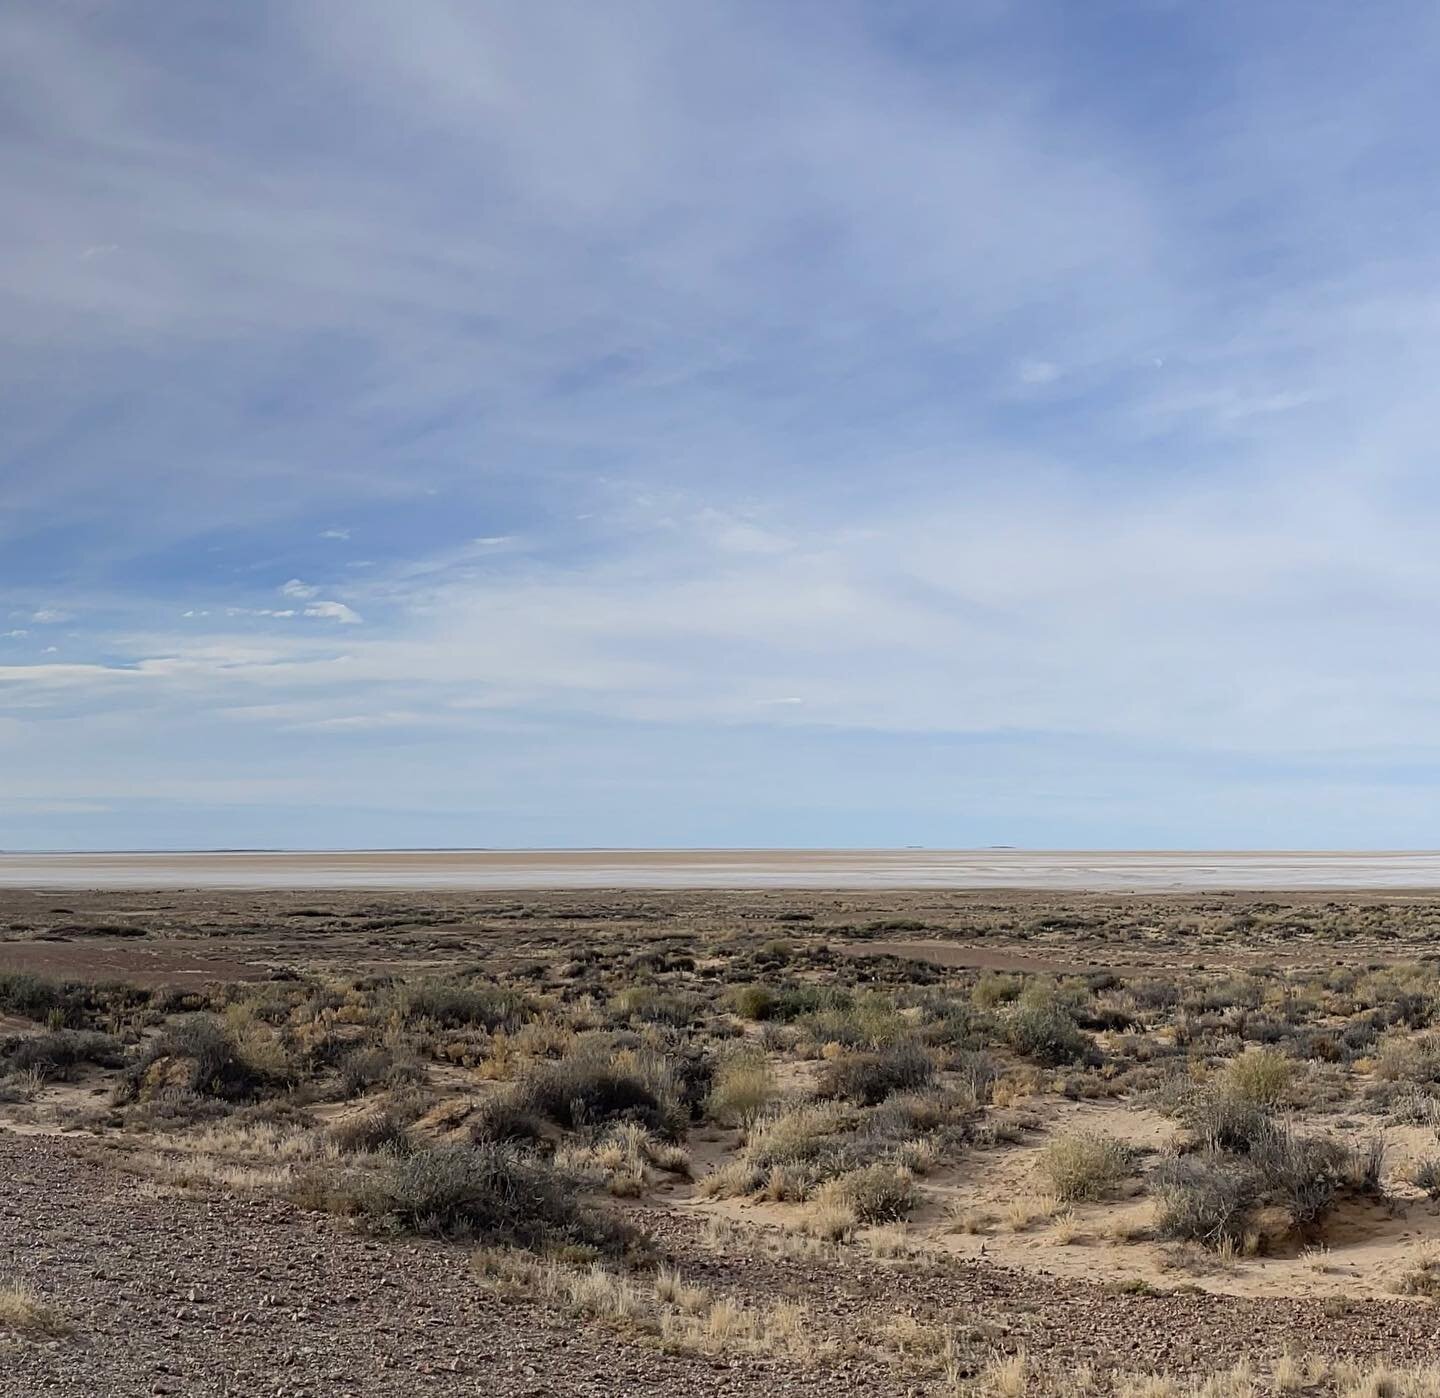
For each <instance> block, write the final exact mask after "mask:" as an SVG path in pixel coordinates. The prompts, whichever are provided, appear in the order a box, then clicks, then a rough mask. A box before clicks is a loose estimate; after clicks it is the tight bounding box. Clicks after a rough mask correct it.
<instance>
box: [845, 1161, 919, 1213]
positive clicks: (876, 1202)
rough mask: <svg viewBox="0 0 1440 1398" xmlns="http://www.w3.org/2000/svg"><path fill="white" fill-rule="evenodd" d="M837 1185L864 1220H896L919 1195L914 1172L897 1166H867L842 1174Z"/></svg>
mask: <svg viewBox="0 0 1440 1398" xmlns="http://www.w3.org/2000/svg"><path fill="white" fill-rule="evenodd" d="M834 1184H835V1189H836V1191H837V1192H838V1194H839V1196H840V1197H841V1198H842V1199H843V1200H844V1201H845V1202H846V1203H847V1204H849V1205H850V1207H851V1208H852V1209H854V1210H855V1217H856V1220H857V1221H858V1222H860V1223H894V1222H895V1221H896V1220H898V1219H902V1218H904V1217H905V1216H906V1215H907V1214H908V1213H909V1212H910V1211H911V1210H912V1209H913V1208H914V1207H915V1204H916V1202H917V1200H918V1197H919V1196H918V1194H917V1192H916V1189H915V1181H914V1179H913V1178H912V1177H911V1174H910V1172H909V1171H908V1170H905V1169H902V1168H901V1167H899V1166H896V1165H880V1164H876V1165H867V1166H865V1167H864V1168H863V1169H859V1170H851V1171H850V1172H849V1173H848V1174H844V1175H841V1176H839V1177H838V1178H837V1179H836V1180H835V1182H834Z"/></svg>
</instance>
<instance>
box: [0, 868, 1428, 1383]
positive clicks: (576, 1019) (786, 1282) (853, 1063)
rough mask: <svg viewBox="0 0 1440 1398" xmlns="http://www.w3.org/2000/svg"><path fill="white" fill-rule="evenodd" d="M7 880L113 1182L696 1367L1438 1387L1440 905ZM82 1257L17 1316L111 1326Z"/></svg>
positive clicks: (0, 981) (57, 1103)
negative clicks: (454, 1282) (95, 1309)
mask: <svg viewBox="0 0 1440 1398" xmlns="http://www.w3.org/2000/svg"><path fill="white" fill-rule="evenodd" d="M82 904H83V906H82ZM5 911H6V914H7V916H6V919H5V920H6V922H7V923H8V927H9V930H8V931H7V932H6V933H5V934H4V939H3V940H0V1120H3V1124H4V1125H5V1127H6V1128H7V1129H8V1131H9V1132H10V1133H12V1134H15V1133H18V1134H19V1135H20V1136H23V1137H24V1138H25V1139H26V1140H27V1141H28V1142H30V1143H31V1144H32V1145H34V1144H35V1143H41V1144H42V1145H43V1146H44V1148H47V1149H51V1148H53V1149H55V1150H57V1151H59V1150H63V1151H65V1152H69V1153H70V1154H72V1155H73V1153H74V1152H76V1151H80V1152H83V1154H84V1158H85V1160H86V1162H87V1165H88V1167H89V1169H90V1170H91V1172H92V1174H93V1176H94V1177H95V1178H97V1179H104V1180H106V1181H108V1182H109V1183H107V1185H106V1186H105V1187H106V1188H107V1189H109V1190H111V1191H112V1192H114V1193H115V1194H116V1195H117V1197H122V1196H123V1195H124V1192H125V1191H126V1190H132V1191H142V1192H144V1195H145V1197H146V1198H147V1199H149V1200H150V1201H151V1203H154V1202H155V1201H156V1197H157V1195H158V1196H159V1199H160V1200H161V1201H162V1202H164V1203H165V1204H166V1206H167V1207H171V1206H173V1208H174V1209H175V1210H176V1211H178V1213H179V1214H181V1215H183V1211H184V1210H186V1209H200V1208H202V1207H205V1206H206V1201H215V1200H241V1201H244V1200H263V1201H267V1204H266V1207H267V1208H268V1207H270V1206H271V1205H273V1206H274V1207H275V1208H277V1209H281V1210H282V1211H283V1212H282V1213H280V1214H276V1215H274V1216H273V1217H276V1218H284V1219H293V1223H292V1224H290V1225H287V1226H292V1227H293V1228H294V1230H295V1231H296V1235H297V1239H299V1238H301V1237H314V1236H335V1235H336V1234H337V1232H338V1233H339V1234H345V1235H350V1236H354V1237H358V1238H363V1239H364V1240H365V1245H366V1247H367V1249H369V1251H367V1253H366V1256H367V1257H373V1258H376V1259H378V1261H377V1265H379V1266H383V1265H384V1259H385V1258H386V1257H388V1256H391V1255H393V1258H394V1265H395V1267H396V1268H400V1267H403V1266H405V1265H406V1262H405V1259H406V1258H407V1257H409V1256H411V1253H408V1252H406V1251H405V1249H407V1248H410V1249H413V1248H415V1247H417V1246H418V1247H421V1248H422V1251H421V1252H419V1253H415V1254H414V1256H417V1257H424V1258H426V1259H429V1261H428V1262H427V1264H426V1265H436V1266H443V1267H444V1268H446V1269H448V1273H449V1275H450V1276H451V1277H453V1278H459V1279H461V1280H463V1284H464V1286H465V1287H467V1288H469V1289H470V1290H471V1291H473V1294H474V1296H475V1297H476V1298H477V1304H479V1302H480V1300H481V1298H483V1301H484V1304H485V1305H486V1306H498V1307H499V1308H500V1309H501V1311H502V1313H509V1314H511V1315H513V1317H514V1321H513V1323H514V1325H515V1326H516V1327H521V1328H523V1327H524V1326H526V1325H534V1324H541V1323H545V1324H553V1323H555V1322H556V1321H557V1320H559V1321H563V1322H564V1323H565V1324H566V1325H568V1326H570V1327H571V1328H574V1327H582V1328H583V1329H584V1330H585V1332H586V1333H587V1334H589V1335H590V1337H591V1339H592V1340H593V1339H594V1337H597V1336H598V1337H599V1339H600V1342H601V1343H603V1345H605V1346H612V1347H614V1348H615V1350H616V1352H617V1353H619V1352H625V1353H631V1352H635V1351H639V1352H642V1353H643V1352H646V1351H648V1352H651V1353H654V1354H659V1355H664V1356H668V1357H669V1358H671V1359H673V1360H675V1361H677V1362H682V1361H683V1362H690V1361H694V1363H695V1364H696V1365H698V1366H702V1367H697V1368H696V1369H694V1371H693V1373H694V1374H695V1375H697V1376H699V1377H697V1378H696V1379H695V1382H696V1384H697V1385H698V1386H697V1387H696V1390H695V1391H711V1390H710V1389H708V1388H706V1386H705V1385H706V1384H707V1383H710V1382H711V1380H710V1378H709V1377H706V1376H708V1375H713V1374H715V1373H717V1372H721V1371H722V1370H724V1367H725V1366H730V1365H740V1366H742V1367H741V1368H740V1369H739V1370H736V1371H735V1372H736V1373H737V1374H739V1375H740V1377H741V1378H742V1379H744V1381H745V1382H751V1383H752V1384H756V1385H758V1384H759V1383H760V1382H761V1381H760V1379H759V1378H756V1377H755V1375H758V1374H762V1373H763V1375H764V1376H765V1377H764V1385H765V1387H766V1388H767V1389H773V1390H778V1391H785V1390H786V1388H787V1387H793V1388H794V1390H795V1391H828V1390H825V1389H824V1388H823V1387H816V1385H823V1384H824V1383H825V1382H827V1381H828V1379H827V1377H826V1376H830V1377H832V1378H833V1381H834V1384H835V1391H837V1392H839V1391H847V1390H848V1389H849V1388H852V1387H854V1386H855V1385H857V1384H863V1386H864V1387H865V1388H866V1389H867V1390H870V1391H876V1392H890V1391H893V1392H895V1393H911V1392H915V1393H919V1392H933V1393H937V1394H938V1393H974V1394H997V1395H999V1394H1017V1395H1018V1394H1031V1393H1034V1394H1057V1395H1059V1394H1097V1395H1104V1394H1126V1395H1134V1398H1140V1395H1156V1396H1157V1398H1158V1396H1159V1395H1166V1394H1177V1395H1178V1394H1187V1395H1188V1394H1209V1395H1214V1398H1222V1395H1235V1396H1236V1398H1238V1396H1239V1395H1256V1394H1315V1395H1322V1394H1323V1395H1340V1394H1344V1395H1357V1396H1358V1395H1362V1394H1365V1395H1375V1398H1380V1395H1384V1394H1397V1395H1398V1394H1422V1393H1423V1394H1429V1393H1440V1369H1436V1370H1433V1371H1432V1370H1431V1369H1430V1368H1429V1367H1428V1366H1430V1365H1432V1364H1440V1339H1437V1338H1436V1336H1437V1328H1436V1325H1435V1312H1434V1311H1433V1306H1434V1304H1435V1298H1437V1297H1440V903H1436V902H1430V901H1428V900H1426V899H1423V898H1419V897H1415V898H1403V897H1389V898H1385V897H1379V896H1376V897H1370V898H1358V897H1357V898H1348V899H1347V898H1319V897H1315V898H1308V899H1305V898H1297V897H1290V898H1286V897H1282V896H1277V897H1272V898H1261V897H1252V896H1245V897H1241V896H1229V897H1225V896H1216V897H1211V898H1196V897H1184V898H1181V897H1177V898H1174V899H1165V898H1155V897H1146V898H1143V899H1142V898H1135V899H1124V898H1085V897H1080V896H1075V897H1069V898H1065V899H1056V898H1050V897H1040V896H1033V897H1027V896H1025V895H1010V894H1007V895H988V896H987V895H974V894H967V895H955V894H949V895H947V894H945V893H931V894H925V895H919V894H881V893H874V894H857V895H847V896H841V895H833V894H821V893H779V892H777V893H767V894H758V893H752V894H746V895H724V894H705V895H700V894H693V895H682V894H674V895H671V894H666V895H655V896H646V897H640V896H636V895H621V894H604V893H596V894H589V895H587V894H566V895H563V896H562V895H558V894H552V895H538V894H537V895H525V896H520V895H514V896H500V895H487V896H478V895H477V896H471V897H462V896H441V895H436V896H435V897H434V898H430V899H421V898H417V897H416V896H414V895H406V896H403V897H402V896H400V895H394V896H388V897H387V896H384V895H363V896H362V895H353V894H348V895H326V894H309V895H286V896H281V895H270V896H264V897H261V896H257V895H239V894H236V895H220V894H210V895H204V896H200V895H196V896H193V897H189V898H186V897H184V896H178V895H151V896H148V897H147V896H143V895H123V896H122V895H104V896H102V895H90V896H88V897H87V898H85V899H81V900H79V901H78V902H77V901H76V900H75V899H74V898H73V897H71V896H70V895H59V894H49V895H47V894H26V895H12V896H11V897H10V900H9V904H8V906H7V908H6V910H5ZM87 948H95V949H96V953H97V954H96V965H97V967H99V969H100V974H99V975H98V977H97V976H95V975H92V976H85V975H83V974H81V972H82V970H83V958H84V952H85V950H86V949H87ZM47 958H48V960H47ZM207 958H210V959H211V960H212V963H213V964H214V965H217V966H218V965H224V966H226V967H227V968H229V969H230V974H227V975H225V976H222V977H218V978H215V979H209V978H207V977H204V976H203V975H201V974H196V971H195V970H194V969H193V968H194V967H196V966H197V965H198V966H200V967H202V968H203V967H204V965H205V964H206V960H207ZM117 965H128V966H129V967H130V969H131V970H132V974H131V975H130V976H128V977H115V976H113V975H112V974H111V972H113V970H114V969H115V968H116V966H117ZM7 968H11V969H7ZM37 1148H38V1147H37ZM266 1217H267V1218H270V1217H272V1215H270V1214H267V1215H266ZM315 1230H319V1232H316V1231H315ZM415 1240H422V1241H421V1242H418V1243H417V1242H416V1241H415ZM305 1245H306V1244H305V1243H303V1242H299V1241H297V1246H305ZM225 1286H226V1278H225V1277H224V1276H215V1277H213V1278H211V1280H210V1283H209V1287H210V1289H211V1290H213V1291H215V1292H219V1293H223V1291H224V1289H225ZM69 1291H70V1287H69V1278H68V1277H67V1275H66V1274H65V1273H64V1272H63V1270H59V1271H48V1272H47V1271H46V1269H45V1268H43V1267H38V1266H35V1265H31V1266H30V1267H29V1268H28V1274H27V1275H26V1276H25V1277H23V1278H22V1277H15V1278H10V1277H5V1276H0V1346H5V1347H8V1351H9V1352H10V1353H11V1354H12V1355H18V1354H23V1353H29V1352H32V1351H34V1350H36V1348H37V1347H42V1348H46V1349H48V1350H49V1351H51V1352H53V1353H63V1352H65V1351H66V1350H67V1349H75V1348H78V1347H83V1346H84V1345H85V1344H86V1333H87V1324H88V1323H89V1317H87V1315H86V1314H84V1313H81V1312H78V1311H76V1312H72V1311H71V1310H68V1309H67V1304H66V1298H67V1295H68V1294H69ZM190 1304H191V1305H192V1306H197V1305H203V1304H204V1303H203V1302H199V1301H196V1302H192V1303H190ZM456 1323H457V1324H458V1323H460V1322H456ZM752 1363H753V1364H755V1365H763V1366H764V1367H763V1368H760V1369H745V1368H744V1367H743V1366H744V1365H746V1364H752ZM716 1366H719V1367H718V1368H717V1367H716ZM686 1372H690V1371H686ZM712 1387H713V1385H712ZM116 1391H121V1390H119V1389H117V1390H116ZM156 1391H182V1392H183V1391H187V1390H185V1389H184V1388H181V1389H178V1390H166V1389H164V1388H161V1389H158V1390H156ZM355 1391H358V1392H365V1391H368V1390H367V1389H366V1388H365V1387H364V1386H363V1384H362V1385H361V1386H360V1387H358V1388H356V1389H355ZM375 1391H381V1390H379V1389H377V1390H375ZM384 1391H389V1390H384ZM452 1391H468V1390H462V1389H459V1388H456V1389H453V1390H452ZM491 1391H495V1390H494V1388H493V1386H492V1388H491ZM501 1391H504V1390H503V1388H502V1390H501ZM516 1391H521V1390H519V1389H517V1390H516ZM551 1391H565V1389H564V1387H563V1386H561V1387H558V1388H555V1389H553V1390H551ZM575 1391H580V1390H579V1389H578V1388H577V1389H576V1390H575ZM587 1391H588V1390H587ZM713 1391H727V1392H728V1391H735V1392H740V1391H745V1388H744V1384H743V1383H741V1382H739V1381H738V1380H737V1383H736V1386H732V1387H731V1388H726V1389H723V1390H722V1389H720V1388H714V1389H713ZM757 1391H758V1390H757Z"/></svg>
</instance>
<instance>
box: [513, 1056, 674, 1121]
mask: <svg viewBox="0 0 1440 1398" xmlns="http://www.w3.org/2000/svg"><path fill="white" fill-rule="evenodd" d="M618 1057H619V1056H618V1055H617V1059H618ZM630 1058H631V1062H630V1063H628V1064H627V1063H623V1062H620V1061H617V1060H616V1059H607V1058H605V1057H603V1056H602V1055H600V1054H598V1053H588V1052H581V1053H577V1054H572V1055H571V1056H570V1057H569V1058H562V1059H559V1060H558V1061H556V1062H553V1063H540V1064H537V1065H535V1066H534V1067H533V1068H531V1069H530V1070H529V1071H528V1072H527V1073H526V1074H525V1076H524V1077H523V1078H522V1079H521V1080H520V1082H519V1083H518V1084H517V1085H516V1093H515V1098H514V1102H515V1105H516V1106H517V1107H519V1108H520V1109H521V1110H522V1111H525V1112H529V1113H532V1114H533V1115H535V1116H540V1117H544V1118H545V1119H546V1120H547V1121H553V1122H554V1123H555V1124H556V1125H557V1126H569V1127H586V1126H598V1125H601V1124H602V1123H604V1122H608V1121H620V1120H624V1121H638V1122H640V1123H641V1124H642V1125H643V1126H647V1127H649V1128H650V1130H652V1131H656V1132H659V1133H660V1134H662V1135H666V1136H672V1137H673V1136H674V1135H676V1134H677V1133H678V1132H679V1131H680V1130H683V1128H684V1123H685V1117H686V1116H687V1115H688V1113H682V1112H681V1110H680V1101H679V1083H678V1081H677V1082H675V1083H674V1085H673V1086H674V1095H673V1096H671V1095H669V1094H667V1093H666V1092H665V1090H664V1089H665V1086H666V1084H665V1083H664V1081H663V1074H664V1065H663V1064H652V1065H650V1066H652V1067H654V1068H655V1069H656V1070H657V1071H654V1072H650V1073H645V1072H642V1071H640V1067H641V1065H640V1062H639V1060H638V1058H636V1056H635V1055H630ZM647 1078H648V1079H649V1080H648V1081H647ZM657 1079H660V1080H659V1081H657ZM657 1089H658V1090H657ZM667 1097H668V1100H667Z"/></svg>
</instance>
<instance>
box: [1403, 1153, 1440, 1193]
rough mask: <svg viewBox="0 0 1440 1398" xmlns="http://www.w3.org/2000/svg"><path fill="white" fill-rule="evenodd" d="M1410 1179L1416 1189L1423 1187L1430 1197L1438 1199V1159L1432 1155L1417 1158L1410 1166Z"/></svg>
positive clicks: (1439, 1188)
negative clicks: (1421, 1158) (1420, 1158)
mask: <svg viewBox="0 0 1440 1398" xmlns="http://www.w3.org/2000/svg"><path fill="white" fill-rule="evenodd" d="M1410 1180H1411V1183H1413V1184H1414V1185H1415V1187H1416V1188H1417V1189H1423V1190H1424V1191H1425V1193H1426V1194H1428V1195H1429V1196H1430V1197H1431V1198H1432V1199H1440V1160H1437V1159H1436V1158H1435V1157H1434V1156H1433V1155H1431V1156H1427V1157H1425V1159H1423V1160H1417V1161H1416V1162H1415V1164H1414V1165H1412V1166H1411V1167H1410Z"/></svg>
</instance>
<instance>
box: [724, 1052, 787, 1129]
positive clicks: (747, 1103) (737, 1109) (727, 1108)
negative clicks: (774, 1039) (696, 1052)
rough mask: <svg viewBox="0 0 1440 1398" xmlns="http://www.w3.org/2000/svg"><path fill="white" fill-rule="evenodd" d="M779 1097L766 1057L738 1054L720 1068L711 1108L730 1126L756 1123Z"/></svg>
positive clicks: (733, 1055) (755, 1054) (731, 1056)
mask: <svg viewBox="0 0 1440 1398" xmlns="http://www.w3.org/2000/svg"><path fill="white" fill-rule="evenodd" d="M774 1096H775V1083H774V1079H773V1077H772V1076H771V1073H770V1065H769V1064H768V1063H767V1062H766V1061H765V1056H764V1054H759V1053H737V1054H732V1055H730V1056H729V1057H727V1058H724V1059H722V1060H721V1062H720V1063H719V1064H718V1065H717V1066H716V1069H715V1075H714V1079H713V1083H712V1086H711V1089H710V1097H709V1102H708V1107H709V1111H710V1115H711V1116H713V1117H714V1118H715V1120H717V1121H719V1122H722V1123H724V1124H725V1125H727V1126H743V1125H745V1124H746V1123H748V1122H750V1121H753V1120H754V1119H755V1118H756V1117H757V1116H759V1115H760V1113H761V1112H762V1111H764V1110H765V1108H766V1107H768V1106H769V1105H770V1102H771V1100H772V1099H773V1098H774Z"/></svg>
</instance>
